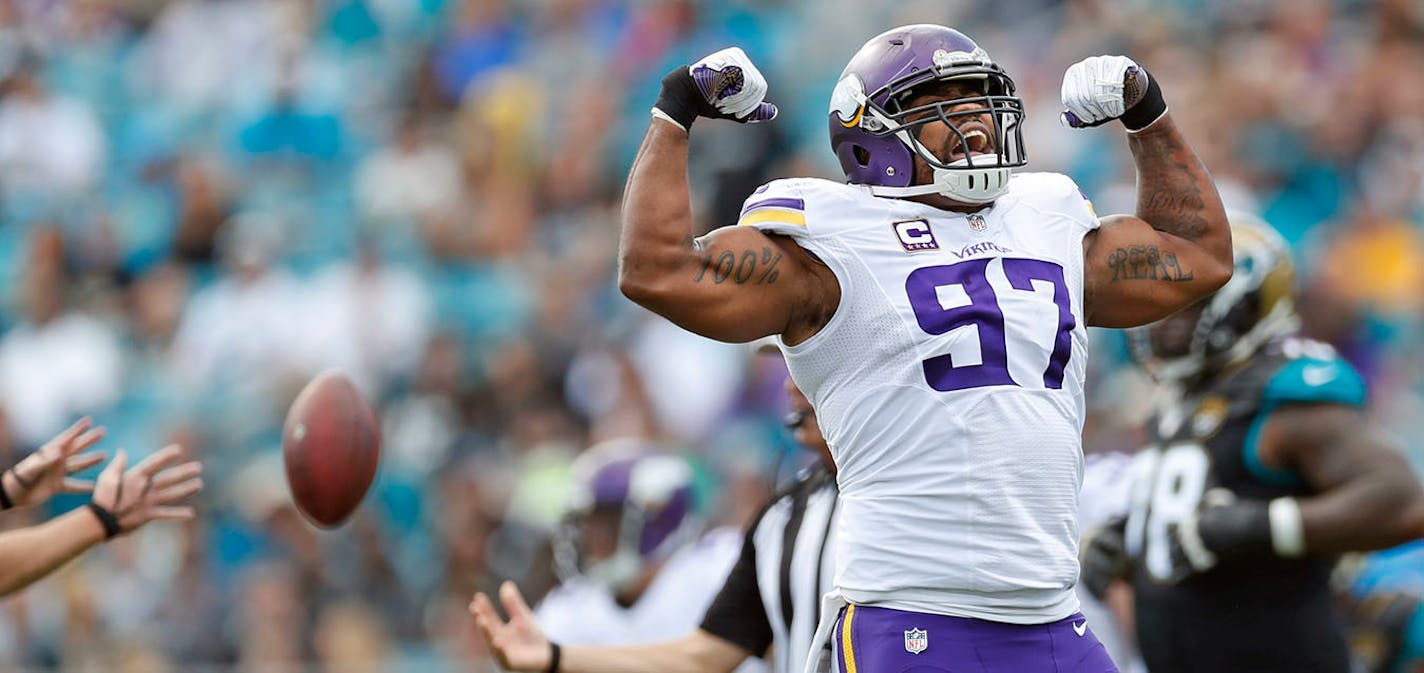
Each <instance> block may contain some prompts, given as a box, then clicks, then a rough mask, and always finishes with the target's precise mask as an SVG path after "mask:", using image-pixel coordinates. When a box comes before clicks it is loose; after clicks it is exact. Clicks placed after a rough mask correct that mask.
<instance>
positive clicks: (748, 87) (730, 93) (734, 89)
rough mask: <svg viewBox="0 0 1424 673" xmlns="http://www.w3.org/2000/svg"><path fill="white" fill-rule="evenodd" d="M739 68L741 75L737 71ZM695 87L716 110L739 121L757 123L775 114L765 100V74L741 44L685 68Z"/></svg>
mask: <svg viewBox="0 0 1424 673" xmlns="http://www.w3.org/2000/svg"><path fill="white" fill-rule="evenodd" d="M738 69H739V70H741V75H740V76H738V75H737V74H736V72H737V70H738ZM687 71H688V72H690V73H692V79H693V81H695V82H697V89H698V90H699V91H701V92H702V95H703V96H704V97H706V99H707V102H708V103H710V104H711V105H712V107H714V108H716V109H717V111H718V112H721V113H722V114H724V115H726V116H728V117H731V118H732V119H736V120H738V121H752V122H760V121H767V120H769V119H771V118H773V117H775V116H776V106H775V105H772V104H771V103H767V102H765V99H766V77H764V76H762V74H761V71H760V70H757V67H756V65H754V64H753V63H752V60H751V59H750V58H748V57H747V53H746V52H744V51H742V48H741V47H728V48H726V49H723V50H722V51H719V52H717V53H715V54H712V55H710V56H708V57H706V58H704V59H702V60H700V61H698V62H696V63H693V64H692V65H691V66H689V67H688V69H687Z"/></svg>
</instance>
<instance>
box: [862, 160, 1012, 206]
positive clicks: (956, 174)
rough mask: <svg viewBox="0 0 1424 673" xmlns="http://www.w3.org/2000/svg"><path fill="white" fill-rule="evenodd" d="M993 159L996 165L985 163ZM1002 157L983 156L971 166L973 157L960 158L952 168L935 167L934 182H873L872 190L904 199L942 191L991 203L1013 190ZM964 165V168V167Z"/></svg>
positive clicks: (957, 197)
mask: <svg viewBox="0 0 1424 673" xmlns="http://www.w3.org/2000/svg"><path fill="white" fill-rule="evenodd" d="M990 161H992V162H993V164H994V165H989V166H986V165H985V164H987V163H989V162H990ZM998 163H999V159H998V157H993V158H992V159H991V158H990V157H985V156H981V157H978V158H977V160H976V161H975V164H977V165H976V166H974V167H973V168H969V159H967V158H965V159H960V160H958V161H955V162H954V163H952V164H950V166H951V167H952V168H934V169H933V170H934V182H931V183H930V184H928V185H912V186H910V187H878V186H874V185H872V186H871V187H870V193H871V194H874V195H876V196H889V197H892V198H902V197H906V196H923V195H925V194H940V195H942V196H946V197H948V198H951V199H954V200H955V201H960V202H963V203H976V204H977V203H989V202H991V201H993V200H994V199H997V198H999V197H1000V196H1003V194H1004V192H1005V191H1008V189H1009V177H1010V176H1011V175H1012V174H1013V169H1012V168H1002V167H1000V166H998V165H997V164H998ZM961 167H962V168H961Z"/></svg>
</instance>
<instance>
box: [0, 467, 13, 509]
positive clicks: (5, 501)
mask: <svg viewBox="0 0 1424 673" xmlns="http://www.w3.org/2000/svg"><path fill="white" fill-rule="evenodd" d="M5 472H9V470H5ZM5 472H0V510H5V509H13V508H14V507H15V503H14V502H13V501H11V500H10V494H9V493H6V492H5Z"/></svg>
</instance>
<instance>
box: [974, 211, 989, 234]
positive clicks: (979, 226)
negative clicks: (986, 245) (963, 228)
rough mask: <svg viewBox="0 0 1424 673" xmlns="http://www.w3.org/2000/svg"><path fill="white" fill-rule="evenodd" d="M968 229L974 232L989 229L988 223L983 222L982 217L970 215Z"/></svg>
mask: <svg viewBox="0 0 1424 673" xmlns="http://www.w3.org/2000/svg"><path fill="white" fill-rule="evenodd" d="M969 228H970V229H973V230H974V231H984V230H985V229H988V228H989V223H988V222H985V221H984V216H983V215H977V214H976V215H970V216H969Z"/></svg>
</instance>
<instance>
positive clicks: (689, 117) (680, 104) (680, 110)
mask: <svg viewBox="0 0 1424 673" xmlns="http://www.w3.org/2000/svg"><path fill="white" fill-rule="evenodd" d="M701 97H702V92H701V91H699V90H698V89H697V82H696V81H694V80H693V79H692V73H690V72H688V71H687V66H685V65H680V66H678V67H676V68H673V70H672V72H669V73H668V74H667V75H666V76H665V77H663V88H662V91H661V92H659V93H658V102H657V103H654V104H653V107H656V108H657V109H659V110H662V111H663V114H665V115H667V116H669V117H671V118H672V120H673V121H675V122H677V123H678V124H680V125H681V126H682V128H684V129H688V130H690V129H691V128H692V122H694V121H696V120H697V114H698V110H699V108H700V107H701V106H700V105H699V104H698V103H699V101H700V99H701Z"/></svg>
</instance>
